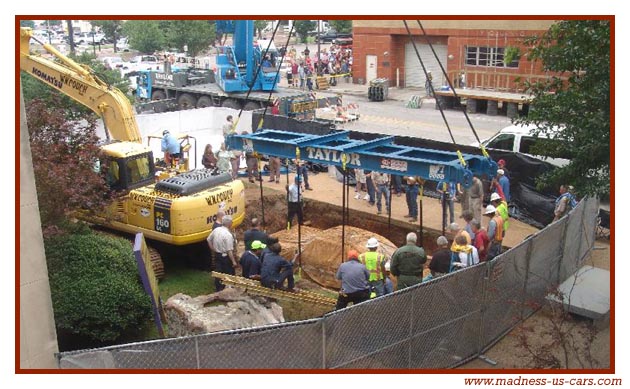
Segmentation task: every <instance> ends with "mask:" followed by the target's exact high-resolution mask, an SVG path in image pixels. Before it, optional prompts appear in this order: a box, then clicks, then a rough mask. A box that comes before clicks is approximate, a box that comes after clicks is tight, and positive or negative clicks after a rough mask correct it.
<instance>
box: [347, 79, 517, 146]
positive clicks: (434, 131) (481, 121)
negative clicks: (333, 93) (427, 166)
mask: <svg viewBox="0 0 630 389" xmlns="http://www.w3.org/2000/svg"><path fill="white" fill-rule="evenodd" d="M366 88H367V87H366ZM344 103H356V104H359V110H360V113H361V117H360V119H359V120H358V121H356V122H351V123H349V124H347V125H346V126H345V127H346V128H348V129H352V130H355V131H365V132H371V133H379V134H385V135H403V136H412V137H417V138H426V139H433V140H438V141H442V142H452V141H453V140H452V139H451V136H450V135H449V131H448V128H450V130H451V132H452V134H453V138H454V140H455V143H458V144H464V145H469V144H471V143H473V142H475V141H476V138H475V136H474V134H473V131H472V129H471V127H470V125H469V124H468V122H467V120H466V117H465V116H464V114H463V113H462V112H461V111H455V110H446V111H444V116H445V117H446V121H447V123H448V127H447V125H446V124H445V122H444V120H443V119H442V116H441V114H440V111H439V110H437V109H435V101H434V100H432V99H431V100H427V101H425V102H424V103H423V105H422V108H420V109H411V108H406V107H405V102H404V101H398V100H386V101H383V102H372V101H369V100H368V99H367V97H362V96H353V95H344ZM469 117H470V120H471V122H472V124H473V127H474V129H475V131H476V132H477V135H478V136H479V138H480V139H482V140H483V139H486V138H489V137H490V136H491V135H493V134H494V133H495V132H497V131H499V130H500V129H502V128H503V127H506V126H508V125H509V124H510V119H508V118H507V117H505V116H487V115H483V114H474V115H469Z"/></svg>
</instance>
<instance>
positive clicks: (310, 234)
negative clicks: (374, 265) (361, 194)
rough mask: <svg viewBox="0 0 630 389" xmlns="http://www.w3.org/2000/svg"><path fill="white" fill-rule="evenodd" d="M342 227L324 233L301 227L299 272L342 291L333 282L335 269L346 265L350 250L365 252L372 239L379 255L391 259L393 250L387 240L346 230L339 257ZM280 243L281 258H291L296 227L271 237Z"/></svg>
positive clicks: (339, 283) (353, 229)
mask: <svg viewBox="0 0 630 389" xmlns="http://www.w3.org/2000/svg"><path fill="white" fill-rule="evenodd" d="M341 230H342V228H341V226H336V227H332V228H329V229H327V230H317V229H315V228H312V227H304V226H302V270H303V271H304V273H306V275H307V276H308V277H309V278H310V279H312V280H313V281H315V282H316V283H318V284H319V285H322V286H325V287H327V288H336V289H339V288H340V287H341V282H340V281H339V280H337V279H336V278H335V275H336V274H337V269H338V268H339V265H341V263H342V261H346V260H347V258H346V253H347V252H348V250H350V249H354V250H356V251H357V252H358V253H359V254H361V253H363V252H365V251H367V249H366V248H365V244H366V243H367V241H368V239H370V238H372V237H374V238H376V239H378V241H379V248H378V251H379V252H380V253H383V254H385V256H386V257H387V258H391V256H392V254H394V251H396V246H395V245H394V244H393V243H392V242H390V241H389V240H388V239H386V238H384V237H382V236H380V235H378V234H375V233H373V232H371V231H367V230H364V229H361V228H356V227H350V226H346V228H345V242H346V243H345V246H344V253H343V255H342V253H341V241H342V240H341V232H342V231H341ZM273 236H276V237H278V238H279V239H280V244H281V245H282V253H281V255H282V256H283V257H285V258H287V259H291V258H293V255H294V253H295V250H296V249H297V226H295V227H293V228H292V229H291V230H290V231H286V230H285V231H281V232H278V233H276V234H273Z"/></svg>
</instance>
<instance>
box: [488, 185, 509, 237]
mask: <svg viewBox="0 0 630 389" xmlns="http://www.w3.org/2000/svg"><path fill="white" fill-rule="evenodd" d="M490 204H492V205H494V207H495V208H496V210H497V213H498V214H499V215H501V219H503V236H504V237H505V233H506V232H507V230H508V228H509V227H510V214H509V212H508V205H507V202H506V201H505V200H503V199H502V198H501V196H499V194H498V193H496V192H494V193H493V194H492V195H490Z"/></svg>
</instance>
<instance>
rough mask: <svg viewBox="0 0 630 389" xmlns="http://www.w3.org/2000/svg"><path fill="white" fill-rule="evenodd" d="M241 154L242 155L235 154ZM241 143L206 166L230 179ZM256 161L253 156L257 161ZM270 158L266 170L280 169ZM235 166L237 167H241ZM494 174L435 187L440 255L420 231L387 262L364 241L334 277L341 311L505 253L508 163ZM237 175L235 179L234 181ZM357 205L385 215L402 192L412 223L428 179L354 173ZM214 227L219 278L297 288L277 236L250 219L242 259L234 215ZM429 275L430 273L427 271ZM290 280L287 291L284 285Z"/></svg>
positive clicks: (303, 183)
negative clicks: (443, 213)
mask: <svg viewBox="0 0 630 389" xmlns="http://www.w3.org/2000/svg"><path fill="white" fill-rule="evenodd" d="M232 124H233V122H232V118H231V117H228V119H227V122H226V125H225V126H224V134H226V135H227V134H228V133H229V130H231V127H232ZM237 153H238V154H237ZM250 153H253V150H248V146H247V144H246V143H244V148H243V150H238V151H235V150H226V148H225V143H223V144H222V145H221V148H220V150H219V151H218V152H217V153H216V154H215V153H213V152H212V147H211V146H210V145H208V146H207V147H206V150H205V152H204V156H203V163H204V166H205V167H206V168H218V169H219V170H223V171H229V172H231V173H232V174H234V172H235V171H236V172H237V171H238V167H235V165H234V164H233V161H234V159H236V158H241V155H244V157H245V158H246V159H247V158H250V157H251V156H248V154H250ZM253 158H254V160H256V157H253ZM277 162H278V163H277V165H278V166H276V167H274V166H273V164H274V162H273V160H272V159H270V161H269V170H270V171H276V170H279V161H277ZM236 166H238V165H236ZM247 166H248V167H247V171H248V176H249V179H250V181H251V182H253V180H254V179H255V178H256V177H257V176H258V172H257V166H258V163H257V160H256V163H252V164H250V163H247ZM296 167H297V169H299V170H298V172H297V173H298V174H296V175H295V176H294V180H292V183H291V185H286V187H285V189H286V192H287V224H288V225H289V226H291V225H293V223H294V221H295V219H296V217H297V222H298V223H299V224H303V223H304V218H305V216H304V211H303V195H304V191H306V190H312V188H311V187H310V186H309V184H308V170H307V169H306V166H305V165H303V164H300V163H298V164H297V165H296ZM499 167H500V169H498V171H497V175H496V177H494V178H493V179H492V180H491V181H490V184H489V186H485V185H484V184H483V182H482V180H481V179H480V178H479V177H476V176H475V177H474V178H473V182H472V186H471V187H469V188H462V187H461V186H459V185H457V184H454V183H450V182H440V183H438V185H437V189H438V192H439V194H440V202H441V203H443V204H444V208H445V210H447V211H448V218H446V217H445V218H444V220H445V223H446V225H445V226H444V228H445V229H446V233H445V235H444V236H440V237H438V238H437V241H436V244H437V250H435V251H434V252H433V255H432V257H427V255H426V254H425V251H424V250H423V248H422V247H421V246H422V242H418V238H417V236H416V234H415V233H413V232H410V233H409V234H408V235H407V237H406V244H405V245H404V246H402V247H400V248H398V249H397V250H396V251H395V253H394V254H393V255H392V256H391V258H388V257H387V256H386V255H384V254H383V253H382V252H381V251H379V250H378V248H379V242H378V240H377V239H376V238H370V239H369V240H368V241H367V243H366V246H365V248H366V250H365V252H363V253H358V252H357V251H355V250H350V251H348V253H347V261H346V262H344V263H343V264H342V265H341V266H340V267H339V269H338V271H337V274H336V276H337V278H338V279H339V280H340V281H341V290H340V293H339V298H338V301H337V309H341V308H344V307H346V306H347V305H348V304H349V303H354V304H356V303H359V302H361V301H365V300H367V299H370V298H374V297H378V296H381V295H384V294H387V293H391V292H392V291H393V290H394V286H393V283H392V279H391V278H390V275H391V276H393V277H395V279H396V287H395V288H396V289H397V290H398V289H402V288H406V287H410V286H413V285H415V284H418V283H420V282H423V280H427V279H430V278H435V277H440V276H442V275H445V274H448V273H451V272H453V271H457V270H459V269H462V268H465V267H467V266H472V265H475V264H478V263H480V262H484V261H489V260H492V259H493V258H494V257H496V256H498V255H499V254H501V252H502V250H503V241H504V239H505V236H506V233H507V232H508V230H509V227H510V220H509V219H510V216H509V208H508V204H509V196H510V180H509V173H508V170H507V167H506V163H505V161H503V160H500V161H499ZM234 177H235V178H236V176H234ZM355 177H356V187H355V196H354V199H356V200H365V201H367V202H368V204H369V205H370V206H374V205H376V209H377V211H376V213H377V214H382V212H383V210H385V211H386V212H388V211H390V209H391V202H392V195H394V194H395V195H396V196H397V197H400V196H402V194H403V193H404V194H405V198H406V202H407V207H408V210H409V213H408V215H407V217H409V218H410V221H411V222H415V221H417V220H418V201H417V197H418V192H419V187H420V186H422V185H423V184H424V180H422V179H421V178H419V177H413V176H400V175H389V174H384V173H381V172H376V171H366V170H362V169H355ZM269 182H275V183H278V182H279V172H275V173H273V174H271V175H270V179H269ZM572 189H573V188H572V187H570V186H568V185H562V186H561V187H560V196H559V197H558V199H557V201H556V207H555V210H554V216H555V218H554V221H555V220H557V219H559V218H560V217H562V216H564V215H565V214H566V213H567V212H568V211H569V210H570V209H571V208H572V207H574V206H575V202H576V200H575V197H574V196H573V195H572V193H571V192H572ZM486 190H490V191H491V193H490V197H489V198H490V202H489V204H488V205H487V206H486V207H485V208H484V207H483V199H484V195H485V192H486ZM456 199H459V200H460V203H461V210H462V211H461V214H460V217H459V218H460V219H463V221H464V224H463V226H460V224H459V223H458V222H456V217H455V206H454V204H455V200H456ZM218 216H219V217H218V221H217V224H216V228H215V229H214V230H213V232H212V233H211V234H210V235H209V237H208V245H209V247H210V249H211V251H212V252H213V258H214V262H215V269H216V270H217V271H219V272H222V273H227V274H235V269H236V268H238V267H241V268H242V275H243V276H244V277H248V278H253V279H258V280H260V281H261V284H262V285H264V286H267V287H270V288H277V289H283V290H289V291H294V290H295V282H294V279H293V266H294V264H295V261H296V259H297V254H296V256H295V257H294V258H293V259H291V260H288V259H285V258H283V257H282V256H281V255H280V252H281V250H282V246H281V244H280V242H278V240H277V239H276V238H272V237H270V236H267V234H265V233H264V232H262V231H261V230H260V225H259V222H258V220H257V219H256V218H254V219H252V220H251V228H250V229H249V230H247V231H246V232H245V235H244V241H245V251H244V252H243V254H242V255H241V257H240V260H238V259H237V256H236V238H235V235H234V232H233V231H231V218H230V217H229V216H225V215H222V214H221V212H220V213H219V215H218ZM425 270H426V271H425ZM215 281H216V285H215V286H216V289H217V290H221V289H222V288H223V286H222V284H221V282H220V280H215ZM285 282H286V286H285Z"/></svg>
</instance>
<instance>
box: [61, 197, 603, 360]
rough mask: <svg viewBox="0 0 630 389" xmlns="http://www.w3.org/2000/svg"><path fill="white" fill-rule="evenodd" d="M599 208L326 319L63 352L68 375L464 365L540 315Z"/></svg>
mask: <svg viewBox="0 0 630 389" xmlns="http://www.w3.org/2000/svg"><path fill="white" fill-rule="evenodd" d="M598 210H599V203H598V201H597V200H596V199H590V198H589V199H585V200H583V201H582V202H580V203H579V204H578V206H577V207H576V208H575V209H573V210H572V211H571V212H570V213H569V215H568V216H566V217H564V218H563V219H561V220H559V221H557V222H555V223H553V224H551V225H549V226H548V227H546V228H545V229H543V230H541V231H539V232H537V233H536V234H533V235H531V236H529V237H527V238H526V239H525V240H524V241H523V242H521V244H519V245H518V246H516V247H514V248H512V249H511V250H509V251H507V252H505V253H503V254H502V255H500V256H499V257H497V258H495V259H494V260H492V261H490V262H486V263H481V264H479V265H476V266H473V267H470V268H466V269H464V270H460V271H457V272H455V273H451V274H448V275H446V276H443V277H440V278H437V279H434V280H431V281H429V282H425V283H422V284H419V285H416V286H414V287H412V288H408V289H404V290H401V291H398V292H396V293H393V294H390V295H387V296H383V297H380V298H377V299H375V300H371V301H368V302H365V303H362V304H359V305H357V306H354V307H350V308H347V309H343V310H340V311H334V312H331V313H329V314H327V315H325V316H323V317H321V318H317V319H311V320H306V321H300V322H293V323H284V324H279V325H271V326H265V327H259V328H251V329H243V330H236V331H224V332H218V333H211V334H205V335H197V336H189V337H182V338H171V339H163V340H156V341H149V342H142V343H134V344H126V345H120V346H112V347H105V348H101V349H97V350H82V351H72V352H65V353H60V354H58V362H59V367H60V368H62V369H84V368H89V369H99V368H103V369H423V368H433V369H435V368H451V367H455V366H458V365H461V364H463V363H465V362H467V361H469V360H471V359H473V358H476V357H477V356H479V355H480V354H481V353H483V352H484V351H486V350H487V349H489V348H490V347H491V346H492V345H494V344H495V343H496V342H497V341H498V340H500V339H501V338H502V337H503V336H505V334H507V333H508V332H509V331H510V330H511V329H512V328H514V327H515V326H516V325H517V324H518V323H520V322H521V321H522V320H524V319H525V318H527V317H528V316H530V315H531V314H533V313H534V312H535V311H536V310H537V309H538V307H540V305H541V304H542V303H543V301H544V298H545V296H546V295H547V294H548V293H549V292H550V290H551V289H553V288H554V287H556V286H557V285H558V284H559V283H560V282H561V281H563V280H565V279H566V278H568V276H570V275H571V274H573V273H574V272H575V271H576V270H577V269H578V268H579V266H580V265H581V264H582V262H583V261H584V259H585V258H586V257H587V255H588V253H589V252H590V251H591V250H592V248H593V245H594V243H595V229H596V226H597V215H598Z"/></svg>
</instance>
